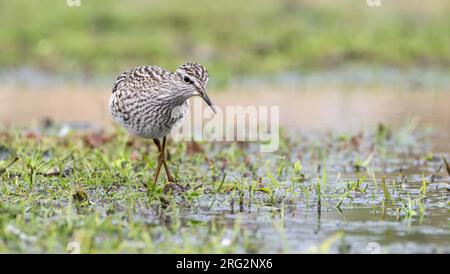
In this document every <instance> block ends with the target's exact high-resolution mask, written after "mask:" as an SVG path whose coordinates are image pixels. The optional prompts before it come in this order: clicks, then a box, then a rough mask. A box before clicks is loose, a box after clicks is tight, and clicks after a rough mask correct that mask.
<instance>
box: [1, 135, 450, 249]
mask: <svg viewBox="0 0 450 274" xmlns="http://www.w3.org/2000/svg"><path fill="white" fill-rule="evenodd" d="M54 132H58V131H57V128H55V129H43V131H41V133H38V132H31V133H30V132H29V131H24V130H14V129H7V130H5V131H2V132H0V252H61V253H64V252H70V250H72V249H73V248H74V246H73V243H79V244H80V247H81V250H80V251H81V252H82V253H104V252H106V253H110V252H112V253H114V252H131V253H135V252H150V253H181V252H187V253H192V252H200V253H223V252H251V253H258V252H286V251H292V250H294V251H296V252H297V251H299V249H298V248H299V244H301V243H302V241H303V240H302V237H301V236H298V235H297V234H294V235H296V236H295V238H293V239H292V238H289V237H292V236H289V235H292V234H286V233H287V231H290V230H292V229H293V228H295V227H297V226H298V223H295V225H294V226H292V225H291V224H289V221H290V220H292V218H294V220H296V219H298V218H299V217H293V216H294V215H293V214H294V212H296V211H300V212H310V213H308V214H313V215H316V216H317V220H318V221H319V226H320V222H321V223H323V224H327V222H329V221H332V220H328V219H327V214H329V212H330V211H333V210H335V209H334V208H335V206H337V207H338V208H339V211H340V212H341V213H342V214H343V215H344V216H345V214H346V212H347V210H352V211H354V210H359V209H365V208H367V207H369V208H371V207H373V208H374V210H375V212H377V211H378V212H380V210H381V212H382V213H381V216H380V213H375V214H374V217H375V218H382V219H383V218H385V217H384V216H385V215H387V216H397V215H398V216H397V218H399V219H400V220H401V219H408V220H411V221H413V222H414V221H415V220H417V218H420V219H419V220H420V223H422V222H423V223H427V220H428V218H431V219H432V218H435V217H434V216H438V215H434V214H435V213H433V212H435V211H436V210H437V211H436V212H439V210H441V209H442V207H444V208H445V207H446V204H445V203H444V205H442V204H443V202H442V201H443V200H445V201H446V198H445V195H442V193H441V192H442V191H444V192H445V189H444V190H438V189H437V187H436V182H433V183H430V182H428V181H427V179H425V178H426V177H425V176H427V175H426V174H429V170H430V169H432V170H438V167H439V166H442V162H441V161H439V158H437V157H431V158H430V160H426V161H425V162H423V163H420V164H417V163H415V162H414V159H417V158H420V157H423V155H427V154H429V153H430V152H429V151H424V152H423V153H421V154H420V155H419V156H417V155H416V154H414V153H416V152H411V151H410V150H409V148H408V147H405V146H402V145H401V141H399V139H398V138H396V137H397V132H392V133H391V134H390V135H389V136H388V137H385V139H383V140H382V139H381V138H380V137H379V136H377V134H376V132H375V133H374V134H369V133H367V134H365V135H364V136H362V135H358V136H359V137H357V138H361V139H360V140H359V142H358V144H357V146H358V148H355V143H354V142H353V143H352V141H351V139H352V138H342V136H332V135H329V134H327V135H326V136H323V137H320V138H319V139H318V138H317V137H314V138H313V139H309V138H307V137H301V138H284V137H283V143H284V145H283V147H281V148H280V150H279V151H277V152H276V153H275V154H266V153H262V154H261V153H254V151H256V146H257V144H251V143H195V144H193V143H185V142H181V143H177V144H174V143H172V142H170V143H169V146H168V149H169V156H170V157H169V163H170V167H171V169H172V171H173V172H174V175H175V177H176V178H178V180H179V185H180V187H176V186H172V187H167V184H165V182H164V180H160V181H159V182H158V183H157V184H156V185H154V186H153V187H151V188H147V187H146V186H147V183H148V182H149V180H150V179H151V178H152V174H153V171H154V168H155V161H156V158H157V157H156V150H155V149H153V147H152V144H151V143H146V142H143V141H142V140H141V139H137V138H132V137H128V135H126V134H125V133H124V132H123V131H122V130H119V131H117V132H112V133H108V134H94V133H76V132H73V133H70V134H69V135H66V136H64V137H58V136H57V135H55V134H54ZM355 138H356V137H355ZM416 141H417V143H416V144H415V146H416V148H420V147H421V144H422V143H421V142H422V141H420V139H416ZM330 144H332V145H330ZM311 146H314V147H315V148H316V149H311ZM318 147H319V148H321V150H320V151H321V152H320V153H318V151H317V148H318ZM355 149H356V150H355ZM355 151H358V152H357V153H355ZM386 151H387V152H386ZM380 152H382V153H380ZM405 153H406V156H405ZM408 153H410V154H408ZM367 155H373V156H371V157H372V158H371V159H372V161H370V163H367V166H370V172H367V174H366V172H365V171H363V170H361V169H357V168H356V167H355V165H354V161H355V160H357V159H361V158H362V159H364V158H367ZM400 155H401V156H400ZM299 157H300V158H301V159H302V160H301V161H300V160H299ZM403 157H406V158H403ZM325 159H326V161H325ZM399 159H401V160H402V161H403V163H405V161H410V162H408V163H409V164H408V165H409V166H410V167H412V168H415V169H417V170H418V171H417V173H415V174H421V175H414V173H412V174H408V175H406V176H408V180H409V185H408V188H406V189H403V188H402V187H401V183H397V182H398V180H399V179H396V178H397V177H398V173H397V172H393V173H390V172H384V171H383V169H382V166H384V165H387V166H395V165H396V163H398V162H399ZM433 159H438V161H437V162H436V161H435V160H433ZM324 163H326V165H325V164H324ZM374 163H376V164H374ZM318 166H321V168H319V169H318ZM343 169H347V170H348V171H349V172H348V173H346V176H344V175H342V176H341V171H342V170H343ZM419 170H420V172H419ZM374 171H375V172H376V175H375V173H374ZM436 172H438V171H436ZM425 173H426V174H425ZM424 174H425V175H424ZM433 174H434V173H433ZM436 174H437V173H436ZM382 175H385V176H389V177H390V178H391V180H393V181H394V183H393V184H392V185H388V184H386V180H384V178H383V179H382V183H381V185H382V189H379V188H378V187H377V181H378V183H380V179H379V178H381V176H382ZM366 176H370V178H372V180H365V178H366ZM414 176H416V177H418V179H417V183H416V184H415V183H414ZM436 176H439V175H436ZM344 177H345V178H344ZM377 177H379V178H377ZM401 177H402V176H401ZM436 178H439V177H436ZM433 180H434V179H433ZM436 180H438V179H436ZM442 180H443V179H442ZM401 182H403V179H401ZM424 201H426V202H424ZM444 210H446V209H444ZM417 213H419V214H417ZM324 214H325V215H324ZM300 215H302V214H300ZM321 218H322V221H320V219H321ZM312 219H313V220H314V218H312ZM350 226H351V223H350ZM259 227H265V228H264V229H262V230H260V229H259ZM335 232H336V231H330V232H329V233H328V232H327V233H322V234H319V235H320V237H318V238H317V240H316V244H317V246H315V247H314V246H309V247H305V248H304V249H303V252H308V250H309V252H318V251H320V250H322V251H324V250H326V252H328V251H329V250H330V246H329V245H328V244H326V243H328V241H329V239H330V237H331V238H333V237H334V236H332V235H335V234H334V233H335ZM311 233H312V232H311ZM338 233H339V238H341V237H344V235H345V237H346V239H347V240H348V239H350V240H351V237H352V236H351V229H350V232H346V231H345V229H344V230H343V231H341V232H338ZM348 233H350V234H348ZM305 237H309V236H308V234H306V235H305ZM279 239H282V241H281V242H280V241H279ZM333 239H334V238H333ZM391 241H392V239H391ZM322 242H323V243H322ZM332 242H333V243H334V240H333V241H332ZM321 243H322V244H321ZM324 244H325V245H326V246H327V248H321V247H320V246H322V245H324ZM329 244H331V242H330V243H329ZM75 247H76V246H75ZM319 247H320V248H319ZM317 248H318V249H317ZM324 252H325V251H324Z"/></svg>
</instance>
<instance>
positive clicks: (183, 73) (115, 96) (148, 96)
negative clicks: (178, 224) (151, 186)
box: [109, 63, 215, 182]
mask: <svg viewBox="0 0 450 274" xmlns="http://www.w3.org/2000/svg"><path fill="white" fill-rule="evenodd" d="M208 79H209V75H208V71H207V70H206V69H205V68H204V67H203V66H202V65H200V64H197V63H186V64H184V65H181V66H179V67H178V68H177V70H176V71H175V72H174V73H172V72H170V71H168V70H166V69H164V68H161V67H157V66H140V67H136V68H133V69H131V70H129V71H126V72H124V73H122V74H121V75H120V76H119V77H118V78H117V80H116V82H115V83H114V85H113V89H112V94H111V97H110V100H109V111H110V113H111V115H112V116H113V118H114V120H116V121H117V122H118V123H119V124H120V125H122V126H123V127H124V128H125V129H127V130H128V131H129V132H130V133H131V134H134V135H137V136H140V137H143V138H152V139H153V140H154V142H155V144H156V145H157V146H158V150H159V151H160V156H159V157H158V167H157V170H156V175H155V182H156V180H157V178H158V175H159V169H160V168H161V164H164V166H165V169H166V173H167V176H168V179H169V181H173V178H171V177H172V176H170V173H169V170H168V168H167V164H166V161H165V158H164V149H165V143H166V136H167V135H168V134H169V133H170V131H171V129H172V128H173V127H174V126H175V125H176V124H177V123H179V122H181V121H182V119H183V118H184V117H185V116H186V114H187V113H188V111H189V101H188V99H189V98H190V97H192V96H200V97H202V98H203V100H205V102H206V103H207V104H208V105H209V106H210V107H211V108H212V109H213V111H215V109H214V106H213V104H212V102H211V100H210V99H209V97H208V95H207V94H206V84H207V83H208ZM160 138H163V143H162V145H160V143H159V139H160Z"/></svg>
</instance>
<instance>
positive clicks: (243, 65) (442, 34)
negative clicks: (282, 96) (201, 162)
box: [0, 0, 450, 82]
mask: <svg viewBox="0 0 450 274" xmlns="http://www.w3.org/2000/svg"><path fill="white" fill-rule="evenodd" d="M65 2H66V1H56V2H55V1H52V0H42V1H24V0H19V1H2V2H1V3H0V24H1V26H2V28H1V29H0V37H1V41H2V42H1V44H0V51H1V52H2V54H1V55H0V67H2V68H11V67H24V66H30V67H34V68H38V69H44V70H48V71H51V72H58V73H61V72H63V73H70V74H73V73H74V72H75V73H82V74H88V75H90V74H94V75H95V74H98V73H107V74H118V73H119V72H121V71H123V70H124V69H127V68H129V67H130V66H135V65H140V64H158V65H161V66H165V67H168V68H170V69H175V68H176V67H177V66H178V65H179V64H181V63H183V62H186V61H188V60H194V61H199V62H202V63H205V64H206V65H207V67H208V68H209V69H210V71H211V72H212V73H213V74H214V75H215V78H216V81H218V82H220V81H222V82H223V81H226V80H227V79H229V78H230V77H231V76H238V75H239V76H240V75H242V74H244V75H249V74H256V75H265V74H272V73H274V72H284V71H288V72H289V71H298V70H320V69H324V68H332V67H339V66H341V65H344V64H364V65H382V66H386V65H387V66H394V67H400V68H406V69H407V68H417V67H430V66H431V67H437V68H445V67H448V65H449V64H450V47H448V45H449V44H450V35H449V34H448V33H449V32H448V26H449V25H450V5H449V3H448V1H439V0H434V1H427V3H426V4H425V3H423V4H417V3H415V4H411V3H410V2H408V1H400V2H398V3H390V2H389V1H388V2H386V3H383V5H382V6H381V7H379V8H369V7H368V6H367V5H366V3H365V1H352V0H347V1H339V3H337V2H336V3H335V2H333V1H331V2H330V1H327V2H325V1H318V2H317V1H296V0H293V1H288V0H286V1H269V0H249V1H243V2H235V1H227V0H219V1H209V0H201V1H184V0H183V1H174V0H169V1H131V2H130V1H119V0H113V1H81V2H82V3H81V6H80V7H73V8H69V7H68V6H67V5H66V3H65ZM24 18H26V20H25V21H24Z"/></svg>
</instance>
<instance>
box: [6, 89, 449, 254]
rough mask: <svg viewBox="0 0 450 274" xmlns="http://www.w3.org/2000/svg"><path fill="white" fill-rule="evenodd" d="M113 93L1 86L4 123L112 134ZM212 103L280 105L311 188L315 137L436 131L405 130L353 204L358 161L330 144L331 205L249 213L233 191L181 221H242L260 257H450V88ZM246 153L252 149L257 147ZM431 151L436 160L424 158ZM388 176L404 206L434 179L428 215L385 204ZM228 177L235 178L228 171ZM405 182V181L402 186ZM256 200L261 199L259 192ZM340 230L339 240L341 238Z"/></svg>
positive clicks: (267, 93) (225, 96) (222, 94)
mask: <svg viewBox="0 0 450 274" xmlns="http://www.w3.org/2000/svg"><path fill="white" fill-rule="evenodd" d="M109 94H110V93H109V90H108V89H107V88H105V89H104V90H103V89H99V88H95V89H90V88H84V87H80V86H73V87H67V88H62V87H53V88H51V87H46V88H30V87H26V86H24V87H19V86H3V87H0V121H1V123H2V125H7V126H8V125H9V126H30V125H32V126H39V123H40V121H42V120H43V119H45V118H51V119H52V120H54V121H56V122H61V123H67V122H88V123H89V124H94V125H96V126H97V127H98V128H106V129H111V128H112V124H113V123H112V120H111V118H110V116H109V114H108V112H107V102H108V97H109ZM210 97H211V98H212V99H213V100H214V102H215V103H216V104H217V105H218V106H220V107H224V106H226V105H244V106H245V105H278V106H280V122H281V125H282V126H283V127H284V128H286V129H287V130H288V131H289V134H292V135H293V136H295V134H299V136H300V138H303V139H302V140H301V142H300V143H299V144H296V145H294V146H293V147H292V148H291V154H292V155H301V157H302V164H303V169H304V170H307V171H308V173H309V176H310V178H311V179H310V180H309V181H308V182H307V183H305V187H314V183H316V181H315V179H314V178H315V176H318V173H319V172H316V170H317V165H318V161H317V159H314V157H313V155H314V153H312V152H310V150H309V148H308V146H310V145H311V144H314V143H315V142H316V138H315V136H326V135H327V132H332V133H333V134H334V135H338V134H341V133H345V134H348V135H350V136H351V135H353V134H356V133H358V132H367V130H371V129H372V130H373V129H375V128H376V127H377V125H378V124H379V123H380V122H381V123H384V124H388V125H390V126H391V127H392V128H393V129H394V131H400V132H401V131H402V128H404V127H405V124H407V123H408V121H411V120H413V121H417V123H418V125H417V126H418V128H422V129H423V128H427V127H431V128H432V129H433V131H432V132H431V135H430V136H429V137H427V138H426V141H423V142H422V141H421V140H422V139H421V136H420V134H419V135H414V138H413V140H409V139H408V138H409V137H408V136H409V135H408V136H407V134H406V135H405V136H406V137H405V139H406V140H403V139H402V140H400V141H399V142H396V143H395V144H391V145H390V146H387V147H386V150H388V151H389V153H391V154H389V156H388V157H387V158H383V157H375V158H374V159H373V160H372V168H373V171H374V174H375V175H376V179H375V182H376V183H375V182H372V178H370V177H367V179H366V182H364V183H363V185H364V186H365V187H366V188H365V192H364V193H355V194H354V196H352V197H351V199H349V200H350V201H349V200H345V201H344V203H343V206H342V208H341V210H338V209H336V208H335V207H334V206H332V205H335V204H336V203H337V202H338V200H339V196H340V195H342V193H343V191H344V190H345V188H346V184H347V183H348V182H349V181H352V180H356V179H357V178H359V177H360V176H361V173H359V172H357V171H356V170H355V169H354V166H353V164H352V163H353V161H354V160H355V158H354V157H355V155H354V151H352V149H346V150H342V151H341V150H339V149H336V148H332V150H333V151H332V152H331V153H329V158H328V167H327V169H328V170H327V172H328V181H329V183H328V185H327V186H326V188H325V189H324V193H327V194H328V196H325V197H326V198H324V199H326V201H324V203H323V204H324V206H323V207H321V208H320V210H319V209H318V208H317V206H316V204H317V200H316V198H315V196H314V195H311V196H312V197H311V198H310V200H309V202H305V197H304V196H302V195H303V194H302V192H301V191H300V190H299V189H298V187H299V186H298V185H297V186H296V187H294V189H293V190H292V192H290V193H289V194H283V195H287V200H290V199H292V200H293V202H292V203H289V202H286V204H284V202H283V204H282V205H280V204H279V203H275V204H274V205H273V206H258V207H252V206H251V204H250V202H248V199H249V197H247V196H245V199H246V201H247V202H246V203H247V204H244V206H243V210H242V212H240V210H239V206H238V205H235V206H234V207H233V206H231V205H230V196H229V195H223V196H222V197H218V198H217V202H216V203H215V205H214V207H212V208H211V210H209V206H210V205H211V201H212V197H211V196H210V195H205V196H204V197H203V198H199V201H198V205H197V206H196V207H195V210H187V211H186V212H185V214H184V215H183V218H184V219H186V220H197V221H200V222H205V223H210V222H213V221H214V222H219V223H222V224H223V225H224V226H225V227H230V230H232V227H233V225H234V224H235V223H236V222H237V221H239V223H240V229H241V230H242V231H247V232H249V233H252V234H254V235H255V237H257V240H255V241H256V242H257V244H258V245H259V248H258V250H257V251H258V252H317V251H320V247H321V245H323V244H324V243H326V242H327V241H330V242H331V243H332V244H330V247H329V248H328V249H327V248H325V247H323V248H324V250H326V252H336V253H337V252H343V253H345V252H349V253H371V252H391V253H450V231H449V220H450V219H449V217H450V215H449V209H448V201H449V200H448V193H449V189H450V188H449V183H450V177H449V176H448V174H446V172H445V168H443V167H442V161H441V159H440V158H439V157H438V156H440V155H443V156H444V157H447V159H449V158H450V157H449V152H450V142H448V140H449V136H450V107H449V103H450V92H432V91H417V90H415V91H407V90H357V89H352V90H326V89H324V90H308V89H301V90H293V89H283V90H279V89H269V88H265V89H257V88H255V89H252V90H230V91H212V92H210ZM410 125H411V123H410ZM419 132H422V131H420V130H419ZM317 140H319V141H320V138H317ZM302 142H303V144H302ZM321 144H322V145H323V144H326V142H322V143H321ZM333 145H334V144H332V145H331V146H333ZM302 146H303V147H302ZM361 146H362V148H361V150H360V151H358V153H359V154H361V155H365V156H367V155H368V154H370V153H369V152H365V151H366V150H367V151H370V149H369V147H370V144H367V145H366V144H365V143H364V142H363V143H362V145H361ZM248 151H252V150H251V148H248ZM430 151H433V152H435V153H436V156H435V157H434V158H433V159H431V160H428V161H425V160H423V157H424V155H426V153H428V152H430ZM359 154H358V155H359ZM358 155H357V156H358ZM273 156H274V155H273V154H272V155H266V156H263V157H264V158H263V160H264V159H265V160H267V161H272V160H273V158H274V157H273ZM275 156H277V155H275ZM292 157H293V158H292V159H288V160H289V161H291V162H295V160H296V158H295V157H297V156H292ZM362 160H363V159H362ZM319 164H321V163H320V162H319ZM276 167H277V165H276V164H274V165H273V166H271V165H270V164H269V165H267V166H261V167H258V168H257V169H258V170H257V172H256V173H258V174H263V175H264V174H266V172H267V171H268V170H270V169H271V168H273V169H275V168H276ZM383 175H384V176H386V177H387V179H386V182H387V184H388V188H389V189H390V191H392V192H391V194H392V196H393V199H394V200H396V201H397V202H398V203H402V202H405V201H407V197H406V195H407V194H408V193H409V194H410V195H411V197H413V198H414V197H416V198H417V195H418V193H419V189H420V187H421V185H422V175H423V176H424V177H425V178H426V180H428V181H429V185H428V186H427V198H426V200H425V204H426V210H425V214H424V216H423V218H419V216H413V217H405V215H404V212H403V211H396V209H395V208H394V207H392V208H390V207H389V206H386V205H384V204H383V200H384V196H383V191H382V190H381V184H382V182H381V177H382V176H383ZM432 175H436V176H435V177H432ZM228 176H230V177H233V176H235V175H233V171H230V172H229V175H228ZM401 176H405V179H406V181H404V180H403V179H402V178H401ZM392 181H395V182H397V186H394V185H392ZM280 184H281V185H282V187H281V189H283V186H286V188H285V190H286V189H288V186H289V185H290V184H293V183H292V182H291V178H290V177H286V178H284V181H283V179H282V180H281V181H280ZM281 192H282V191H281ZM246 195H247V194H246ZM261 195H262V194H261ZM260 198H261V200H263V199H265V198H264V197H263V196H261V197H260ZM285 198H286V197H285ZM255 199H258V197H256V198H255ZM283 199H284V198H283ZM397 208H399V206H397ZM416 211H417V208H416ZM146 214H147V213H146V211H145V210H144V211H143V213H142V214H138V215H137V218H145V216H147V215H146ZM150 215H152V214H150ZM156 223H157V222H156ZM199 229H203V228H199ZM341 232H342V233H343V234H342V235H341V234H339V233H341ZM336 233H338V234H336ZM237 251H238V252H239V251H240V250H239V248H238V249H237Z"/></svg>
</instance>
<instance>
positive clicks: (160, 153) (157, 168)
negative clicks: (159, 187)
mask: <svg viewBox="0 0 450 274" xmlns="http://www.w3.org/2000/svg"><path fill="white" fill-rule="evenodd" d="M153 142H154V143H155V145H156V146H157V147H158V152H159V155H158V164H157V166H156V173H155V177H154V179H153V182H154V183H155V184H156V181H157V180H158V176H159V172H160V171H161V164H162V162H163V156H161V155H162V149H161V143H160V142H159V140H158V139H153Z"/></svg>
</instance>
